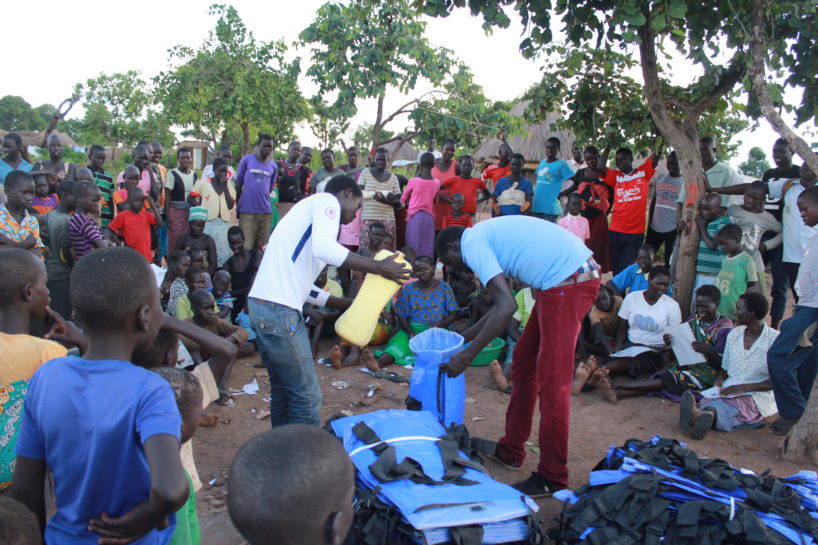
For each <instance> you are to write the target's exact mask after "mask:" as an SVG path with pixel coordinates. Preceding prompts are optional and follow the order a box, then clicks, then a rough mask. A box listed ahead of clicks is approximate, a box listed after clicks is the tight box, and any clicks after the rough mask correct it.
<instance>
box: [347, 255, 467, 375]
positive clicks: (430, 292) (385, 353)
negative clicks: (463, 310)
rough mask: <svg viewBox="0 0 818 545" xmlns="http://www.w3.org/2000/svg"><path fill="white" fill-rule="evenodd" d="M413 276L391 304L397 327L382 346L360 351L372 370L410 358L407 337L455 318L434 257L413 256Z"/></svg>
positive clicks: (454, 305) (451, 295)
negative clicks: (374, 349) (412, 279)
mask: <svg viewBox="0 0 818 545" xmlns="http://www.w3.org/2000/svg"><path fill="white" fill-rule="evenodd" d="M414 276H415V277H417V281H415V282H412V283H411V284H405V285H404V286H403V288H401V292H400V296H399V297H398V303H397V304H396V305H395V314H396V316H397V322H398V327H399V328H400V329H399V331H398V332H397V333H396V334H395V335H394V336H393V337H392V338H391V339H389V342H388V343H387V345H386V348H385V349H384V350H379V351H377V352H375V354H374V355H373V354H372V353H371V352H370V351H369V350H368V349H365V350H363V352H361V361H362V362H363V364H364V365H366V367H367V369H369V370H370V371H373V372H376V371H380V370H381V368H383V367H386V366H388V365H391V364H393V363H397V364H398V365H407V364H409V363H410V362H411V359H410V356H412V351H411V350H410V349H409V339H410V338H411V337H414V336H415V335H416V334H417V333H420V332H422V331H425V330H427V329H429V328H431V327H442V328H445V327H448V326H449V325H451V324H452V322H454V321H455V319H456V318H457V312H456V310H457V302H456V301H455V299H454V293H453V292H452V288H451V286H449V284H448V283H447V282H444V281H442V280H437V279H435V266H434V260H433V259H432V258H431V257H428V256H423V255H421V256H418V257H417V259H415V266H414Z"/></svg>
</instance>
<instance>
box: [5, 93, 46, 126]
mask: <svg viewBox="0 0 818 545" xmlns="http://www.w3.org/2000/svg"><path fill="white" fill-rule="evenodd" d="M49 108H50V109H51V110H53V109H54V106H51V105H50V104H43V105H42V106H38V107H37V108H32V107H31V104H29V103H28V102H26V101H25V99H24V98H23V97H19V96H14V95H6V96H4V97H3V98H0V129H3V130H6V131H9V132H11V131H42V130H44V129H45V128H46V127H47V126H48V120H49V119H50V116H48V117H47V118H45V119H44V118H43V116H42V115H41V112H43V111H48V109H49Z"/></svg>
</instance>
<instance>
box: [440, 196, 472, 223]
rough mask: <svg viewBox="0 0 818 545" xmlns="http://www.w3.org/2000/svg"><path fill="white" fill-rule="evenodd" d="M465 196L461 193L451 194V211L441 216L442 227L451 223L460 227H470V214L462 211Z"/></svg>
mask: <svg viewBox="0 0 818 545" xmlns="http://www.w3.org/2000/svg"><path fill="white" fill-rule="evenodd" d="M464 202H465V197H464V196H463V194H462V193H455V194H454V195H452V200H451V203H452V213H451V214H449V215H448V216H444V217H443V229H445V228H446V227H451V226H452V225H459V226H460V227H471V226H472V225H473V222H472V217H471V214H467V213H465V212H463V206H464Z"/></svg>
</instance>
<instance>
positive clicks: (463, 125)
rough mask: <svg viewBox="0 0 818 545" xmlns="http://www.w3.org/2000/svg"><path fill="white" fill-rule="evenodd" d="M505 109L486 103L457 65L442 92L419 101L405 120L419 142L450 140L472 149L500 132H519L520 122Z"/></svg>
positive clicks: (471, 78) (480, 90)
mask: <svg viewBox="0 0 818 545" xmlns="http://www.w3.org/2000/svg"><path fill="white" fill-rule="evenodd" d="M508 110H509V107H508V105H507V104H505V103H499V102H492V101H491V100H489V99H488V98H487V97H486V95H485V94H484V93H483V88H482V87H480V86H479V85H478V84H476V83H475V82H474V76H473V75H472V73H471V71H470V70H469V69H468V67H467V66H465V65H464V64H462V63H458V65H457V70H456V71H455V72H453V73H452V74H451V76H450V77H449V78H447V80H446V81H445V83H443V86H442V90H441V91H439V92H435V93H431V94H430V95H429V96H428V98H424V99H422V100H420V101H419V102H418V104H417V105H416V106H415V107H414V109H413V110H412V113H410V114H409V119H410V120H411V121H412V122H414V126H415V131H416V132H418V133H419V136H418V139H419V140H422V141H423V142H426V141H427V140H428V139H429V138H435V139H437V140H438V141H440V140H442V139H444V138H453V139H454V140H455V141H456V142H457V145H458V146H459V147H461V148H465V149H474V148H476V147H477V146H479V145H480V143H481V142H482V141H483V140H485V139H486V138H487V137H489V136H492V135H494V134H496V133H497V131H498V130H500V129H503V128H504V129H506V132H507V133H509V134H514V133H517V132H519V131H520V130H521V129H522V120H521V119H520V118H519V117H517V116H512V115H509V113H508Z"/></svg>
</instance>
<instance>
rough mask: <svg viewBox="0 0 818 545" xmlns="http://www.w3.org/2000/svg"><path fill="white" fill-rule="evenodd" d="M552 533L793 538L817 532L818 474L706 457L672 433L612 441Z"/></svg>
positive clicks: (614, 541) (806, 540) (621, 541)
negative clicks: (758, 469)
mask: <svg viewBox="0 0 818 545" xmlns="http://www.w3.org/2000/svg"><path fill="white" fill-rule="evenodd" d="M554 497H555V498H557V499H560V500H562V501H564V502H566V504H565V507H564V509H563V512H562V515H561V517H560V524H559V527H558V528H556V529H554V530H552V531H551V532H549V537H551V538H553V539H554V540H555V541H556V542H557V543H561V544H566V545H567V544H570V545H573V544H579V543H581V544H590V545H603V544H606V545H632V544H633V545H635V544H640V545H641V544H644V545H658V544H659V543H665V544H672V545H699V544H701V545H718V544H722V543H730V544H733V543H735V544H750V545H765V544H769V545H790V543H796V544H799V545H801V544H803V545H807V544H814V543H816V540H818V513H816V500H818V478H816V474H815V472H811V471H809V472H805V471H802V472H800V473H798V474H796V475H793V476H791V477H786V478H777V477H773V476H771V475H770V474H769V470H768V471H767V472H765V473H762V474H761V475H756V474H754V473H752V472H751V471H748V470H746V469H735V468H733V467H731V466H730V465H729V464H728V463H727V462H725V461H724V460H719V459H714V458H700V457H699V456H698V455H697V454H696V453H695V452H694V451H692V450H690V449H687V448H685V446H684V445H683V444H682V443H679V442H678V441H676V440H673V439H666V438H661V437H658V436H656V437H653V438H652V439H651V440H650V441H648V442H643V441H638V440H634V439H631V440H628V441H627V442H626V443H625V445H624V446H622V447H621V448H620V447H611V449H610V450H609V452H608V455H607V456H606V457H605V458H604V459H603V460H602V461H601V462H599V464H598V465H597V466H596V467H595V468H594V469H593V470H592V471H591V474H590V480H589V482H588V484H586V485H584V486H582V487H580V488H579V489H577V490H576V491H574V492H571V491H569V490H561V491H559V492H557V493H555V494H554Z"/></svg>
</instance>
